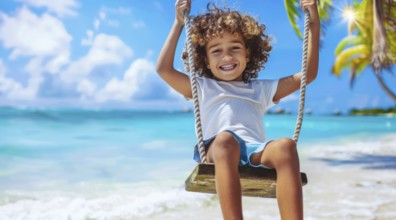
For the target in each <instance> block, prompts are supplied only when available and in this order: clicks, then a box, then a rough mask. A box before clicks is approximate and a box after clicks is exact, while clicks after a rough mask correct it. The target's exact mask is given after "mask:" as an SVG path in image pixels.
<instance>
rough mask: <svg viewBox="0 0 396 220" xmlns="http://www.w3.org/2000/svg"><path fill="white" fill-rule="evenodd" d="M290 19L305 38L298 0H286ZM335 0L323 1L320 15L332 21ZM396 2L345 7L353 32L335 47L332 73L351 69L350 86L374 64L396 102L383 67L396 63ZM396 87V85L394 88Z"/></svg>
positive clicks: (364, 1) (377, 0)
mask: <svg viewBox="0 0 396 220" xmlns="http://www.w3.org/2000/svg"><path fill="white" fill-rule="evenodd" d="M285 5H286V11H287V12H288V15H289V20H290V23H291V25H292V27H293V28H294V30H295V31H296V33H297V35H298V36H300V37H301V32H300V31H299V28H298V27H297V26H296V23H297V22H296V21H297V19H298V18H299V15H300V14H301V12H300V11H297V9H296V8H297V6H298V1H297V0H285ZM331 6H332V1H331V0H321V1H320V3H319V15H320V16H321V19H322V20H324V21H325V23H327V22H329V16H328V15H329V14H330V12H331V10H332V7H331ZM395 8H396V2H395V1H394V0H361V1H359V0H354V1H353V4H352V5H351V6H349V7H347V8H345V10H344V14H345V15H347V16H348V17H349V25H348V26H349V27H348V28H349V35H348V36H346V37H345V38H344V39H342V40H341V41H340V43H339V44H338V45H337V47H336V49H335V57H336V59H335V62H334V64H333V68H332V72H333V74H334V75H336V76H339V75H340V74H341V72H342V70H344V69H346V68H349V70H350V85H351V86H352V85H353V82H354V80H355V77H356V76H358V75H360V73H361V72H362V71H363V70H364V69H366V68H367V67H370V66H371V68H372V69H373V70H374V71H373V73H374V74H375V76H376V78H377V80H378V82H379V84H380V86H381V88H382V89H383V90H384V91H385V92H386V93H387V94H388V95H389V97H391V98H392V99H393V100H394V101H395V102H396V94H395V92H393V91H392V90H391V89H390V88H389V87H388V86H387V85H386V84H385V82H384V79H383V76H382V72H383V71H382V70H384V69H386V70H389V72H390V70H391V67H392V65H394V64H395V63H396V10H395ZM392 88H395V87H392Z"/></svg>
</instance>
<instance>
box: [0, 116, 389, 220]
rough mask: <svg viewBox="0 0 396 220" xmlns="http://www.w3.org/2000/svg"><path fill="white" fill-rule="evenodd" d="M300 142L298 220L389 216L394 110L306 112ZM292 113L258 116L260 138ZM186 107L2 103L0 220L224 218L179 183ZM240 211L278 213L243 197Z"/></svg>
mask: <svg viewBox="0 0 396 220" xmlns="http://www.w3.org/2000/svg"><path fill="white" fill-rule="evenodd" d="M304 120H305V121H304V123H303V130H302V133H301V136H300V139H299V143H298V150H299V155H300V164H301V171H302V172H305V173H306V174H307V176H308V184H307V185H306V186H304V187H303V192H304V212H305V219H329V220H332V219H337V220H339V219H345V220H348V219H352V220H355V219H356V220H357V219H359V220H366V219H367V220H374V219H379V220H388V219H396V132H395V131H396V117H394V116H380V117H364V116H359V117H350V116H343V117H334V116H309V117H306V118H305V119H304ZM294 123H295V116H268V117H267V118H265V126H266V130H267V136H271V137H273V138H278V137H282V136H284V135H285V133H287V134H290V135H291V134H292V131H293V127H294ZM195 142H196V140H195V132H194V121H193V117H192V114H191V113H173V112H133V111H91V110H89V111H82V110H61V111H59V110H56V111H55V110H20V109H2V110H0V219H1V220H2V219H7V220H8V219H12V220H19V219H34V220H36V219H37V220H38V219H40V220H42V219H57V220H58V219H60V220H62V219H65V220H69V219H72V220H88V219H114V220H120V219H123V220H124V219H134V220H135V219H136V220H143V219H144V220H157V219H158V220H159V219H186V220H187V219H188V220H190V219H191V220H198V219H222V217H221V211H220V207H219V204H218V199H217V196H216V195H211V194H201V193H191V192H186V191H185V190H184V181H185V179H186V178H187V176H188V175H189V173H190V172H191V171H192V169H193V168H194V166H195V165H196V164H195V162H194V161H193V160H192V146H194V144H195ZM243 209H244V217H245V219H247V220H249V219H280V217H279V212H278V207H277V203H276V200H275V199H263V198H251V197H244V198H243Z"/></svg>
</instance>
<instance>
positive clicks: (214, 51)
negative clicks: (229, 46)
mask: <svg viewBox="0 0 396 220" xmlns="http://www.w3.org/2000/svg"><path fill="white" fill-rule="evenodd" d="M220 52H221V50H220V49H214V50H212V52H211V53H212V54H217V53H220Z"/></svg>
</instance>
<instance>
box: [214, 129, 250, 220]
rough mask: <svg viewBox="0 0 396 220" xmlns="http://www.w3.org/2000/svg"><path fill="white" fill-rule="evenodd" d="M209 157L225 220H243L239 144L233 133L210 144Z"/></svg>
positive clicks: (227, 133)
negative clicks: (213, 165)
mask: <svg viewBox="0 0 396 220" xmlns="http://www.w3.org/2000/svg"><path fill="white" fill-rule="evenodd" d="M207 155H208V157H207V158H208V161H209V162H210V163H214V164H215V173H216V176H215V179H216V190H217V194H218V196H219V200H220V206H221V211H222V213H223V217H224V219H225V220H231V219H232V220H242V219H243V217H242V198H241V183H240V179H239V172H238V165H239V157H240V149H239V142H238V141H237V140H236V139H235V138H234V136H233V135H232V134H231V133H229V132H222V133H220V134H218V135H217V136H216V138H215V139H214V140H213V142H212V143H211V144H210V147H209V150H208V153H207Z"/></svg>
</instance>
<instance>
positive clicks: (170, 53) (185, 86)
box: [157, 0, 192, 98]
mask: <svg viewBox="0 0 396 220" xmlns="http://www.w3.org/2000/svg"><path fill="white" fill-rule="evenodd" d="M186 10H187V11H189V10H190V1H189V0H177V1H176V13H177V15H176V18H175V21H174V23H173V26H172V28H171V30H170V32H169V35H168V38H167V39H166V41H165V43H164V45H163V47H162V49H161V52H160V55H159V57H158V60H157V72H158V74H159V75H160V76H161V78H162V79H163V80H165V82H167V83H168V84H169V85H170V86H171V87H172V88H173V89H175V90H176V91H177V92H179V93H180V94H182V95H183V96H185V97H187V98H191V97H192V92H191V84H190V79H189V77H188V76H187V75H186V74H184V73H182V72H180V71H178V70H176V69H175V68H174V66H173V63H174V58H175V51H176V47H177V42H178V41H179V38H180V34H181V31H182V30H183V26H184V20H183V14H184V11H186Z"/></svg>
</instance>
